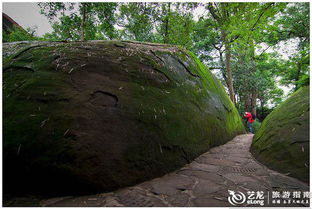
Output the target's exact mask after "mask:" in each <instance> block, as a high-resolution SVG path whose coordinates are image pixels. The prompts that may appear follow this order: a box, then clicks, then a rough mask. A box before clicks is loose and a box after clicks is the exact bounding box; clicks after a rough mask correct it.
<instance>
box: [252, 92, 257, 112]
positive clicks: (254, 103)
mask: <svg viewBox="0 0 312 209" xmlns="http://www.w3.org/2000/svg"><path fill="white" fill-rule="evenodd" d="M251 113H252V114H254V115H257V93H256V92H253V93H252V95H251Z"/></svg>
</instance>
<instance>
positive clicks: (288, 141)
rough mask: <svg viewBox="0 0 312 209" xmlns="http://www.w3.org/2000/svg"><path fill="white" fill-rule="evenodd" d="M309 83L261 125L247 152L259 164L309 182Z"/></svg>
mask: <svg viewBox="0 0 312 209" xmlns="http://www.w3.org/2000/svg"><path fill="white" fill-rule="evenodd" d="M309 115H310V103H309V86H307V87H302V88H301V89H299V90H298V91H296V92H295V93H294V94H293V95H292V96H291V97H290V98H288V99H287V100H286V101H285V102H284V103H282V104H281V105H280V106H279V107H277V108H276V109H275V110H274V111H273V112H272V113H270V114H269V115H268V116H267V118H266V119H265V120H264V121H263V123H262V124H261V127H260V129H259V130H258V132H257V133H256V135H255V136H254V138H253V143H252V145H251V152H252V153H253V155H254V156H255V157H256V158H257V159H258V160H259V161H260V162H262V163H263V164H265V165H267V166H268V167H269V168H272V169H274V170H277V171H279V172H282V173H288V174H289V175H290V176H293V177H296V178H298V179H300V180H302V181H305V182H308V181H309V175H310V174H309V156H310V155H309V154H310V135H309V134H310V132H309V127H310V117H309Z"/></svg>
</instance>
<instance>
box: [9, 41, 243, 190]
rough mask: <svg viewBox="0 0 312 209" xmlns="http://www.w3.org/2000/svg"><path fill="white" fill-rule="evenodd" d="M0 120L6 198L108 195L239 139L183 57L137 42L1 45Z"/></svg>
mask: <svg viewBox="0 0 312 209" xmlns="http://www.w3.org/2000/svg"><path fill="white" fill-rule="evenodd" d="M12 49H16V50H13V51H12ZM10 50H11V51H10ZM3 113H4V117H3V146H4V149H3V158H4V161H3V162H4V167H3V171H4V190H5V192H6V193H7V194H8V193H22V194H25V193H27V192H29V191H30V190H29V188H30V187H31V188H32V189H31V191H32V192H34V193H36V192H37V193H38V194H55V195H61V194H62V193H63V194H65V193H70V194H73V193H87V192H90V191H94V192H95V191H101V192H103V191H109V190H113V189H116V188H120V187H123V186H127V185H132V184H135V183H137V182H140V181H143V180H147V179H150V178H153V177H156V176H160V175H163V174H165V173H167V172H170V171H172V170H174V169H176V168H178V167H180V166H182V165H184V164H186V163H188V162H190V161H191V160H192V159H194V158H195V157H196V156H198V155H200V154H201V153H203V152H205V151H207V150H209V149H210V148H211V147H214V146H217V145H220V144H224V143H226V142H227V141H229V140H231V139H232V138H233V137H234V136H236V135H237V134H240V133H243V132H244V127H243V125H242V122H241V118H240V116H239V115H238V112H237V110H236V108H235V106H234V105H233V104H232V102H231V101H230V99H229V97H228V95H227V94H226V92H225V90H224V88H223V86H222V84H221V83H220V82H219V81H218V80H217V79H216V78H215V77H214V76H213V75H212V74H211V73H210V72H209V71H208V70H207V69H206V67H205V66H204V65H203V64H202V63H201V62H200V61H199V60H198V59H197V58H196V57H195V56H194V55H193V54H191V53H190V52H188V51H186V50H184V49H181V48H178V47H175V46H171V45H162V44H149V43H140V42H125V41H89V42H69V43H64V42H32V43H16V44H14V43H13V44H10V47H6V44H4V66H3ZM78 188H79V189H78Z"/></svg>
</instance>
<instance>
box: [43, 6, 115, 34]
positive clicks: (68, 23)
mask: <svg viewBox="0 0 312 209" xmlns="http://www.w3.org/2000/svg"><path fill="white" fill-rule="evenodd" d="M38 5H39V7H40V8H41V13H42V14H44V15H45V16H46V17H47V18H48V19H49V21H50V22H51V24H52V28H53V32H52V33H51V34H47V35H46V37H50V38H53V39H56V40H64V39H69V40H93V39H106V38H108V39H113V38H114V37H115V36H116V33H115V29H114V24H115V22H116V20H115V10H116V7H117V3H89V2H88V3H59V2H56V3H55V2H49V3H38Z"/></svg>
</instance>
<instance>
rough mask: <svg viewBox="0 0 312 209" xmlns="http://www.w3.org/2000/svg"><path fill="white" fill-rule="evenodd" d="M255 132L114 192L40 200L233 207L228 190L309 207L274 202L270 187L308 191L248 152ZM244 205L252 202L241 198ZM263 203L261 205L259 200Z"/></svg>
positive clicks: (78, 203)
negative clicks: (149, 178)
mask: <svg viewBox="0 0 312 209" xmlns="http://www.w3.org/2000/svg"><path fill="white" fill-rule="evenodd" d="M252 137H253V135H251V134H246V135H239V136H237V137H235V138H234V139H233V140H232V141H230V142H228V143H227V144H224V145H222V146H219V147H215V148H213V149H211V150H210V151H209V152H207V153H204V154H203V155H201V156H199V157H198V158H197V159H195V160H194V161H193V162H192V163H190V164H188V165H186V166H184V167H183V168H181V169H180V170H177V171H175V172H173V173H169V174H167V175H165V176H163V177H160V178H156V179H153V180H150V181H146V182H143V183H141V184H138V185H136V186H134V187H128V188H124V189H120V190H117V191H115V192H111V193H104V194H98V195H91V196H81V197H65V198H53V199H48V200H42V201H41V206H133V207H141V206H146V207H151V206H159V207H163V206H207V207H209V206H210V207H213V206H216V207H218V206H221V207H231V206H232V205H231V204H230V203H229V201H228V197H229V191H228V190H232V191H235V192H236V191H240V192H243V193H244V194H246V196H247V193H248V192H250V191H254V192H257V191H263V192H264V199H265V202H264V205H263V206H277V207H280V206H301V207H302V206H308V205H305V204H303V203H299V204H298V203H291V204H283V203H281V204H272V203H271V202H269V201H267V199H268V198H267V195H268V193H270V192H272V191H280V192H282V191H290V192H293V191H301V192H304V191H309V186H308V185H307V184H305V183H303V182H300V181H298V180H296V179H294V178H291V177H288V176H286V175H283V174H280V173H278V172H275V171H272V170H269V169H268V168H266V167H265V166H263V165H261V164H260V163H258V162H257V161H255V160H254V158H253V157H252V155H251V154H250V152H249V147H250V144H251V141H252ZM240 206H252V205H248V204H247V203H243V204H241V205H240ZM256 206H259V205H256Z"/></svg>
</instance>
